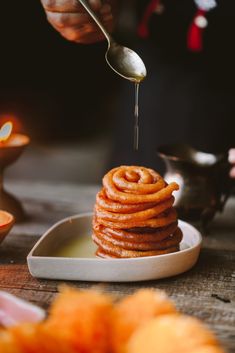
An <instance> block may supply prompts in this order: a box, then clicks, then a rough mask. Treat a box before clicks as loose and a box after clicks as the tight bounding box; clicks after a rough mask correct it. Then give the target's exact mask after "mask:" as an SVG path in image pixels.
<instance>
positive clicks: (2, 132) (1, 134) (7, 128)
mask: <svg viewBox="0 0 235 353" xmlns="http://www.w3.org/2000/svg"><path fill="white" fill-rule="evenodd" d="M12 128H13V124H12V122H11V121H8V122H6V123H5V124H3V125H2V127H1V129H0V142H4V141H7V140H8V139H9V137H10V136H11V132H12Z"/></svg>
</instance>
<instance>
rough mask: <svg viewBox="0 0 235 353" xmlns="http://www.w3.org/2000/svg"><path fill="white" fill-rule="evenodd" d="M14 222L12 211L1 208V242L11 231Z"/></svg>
mask: <svg viewBox="0 0 235 353" xmlns="http://www.w3.org/2000/svg"><path fill="white" fill-rule="evenodd" d="M13 224H14V217H13V216H12V215H11V214H10V213H8V212H5V211H2V210H0V243H1V242H2V241H3V239H4V238H5V236H6V235H7V234H8V233H9V232H10V230H11V228H12V226H13Z"/></svg>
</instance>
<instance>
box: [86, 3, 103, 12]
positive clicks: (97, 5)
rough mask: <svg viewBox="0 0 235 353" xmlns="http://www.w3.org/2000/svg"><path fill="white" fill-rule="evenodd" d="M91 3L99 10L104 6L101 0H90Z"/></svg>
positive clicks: (95, 9) (93, 7)
mask: <svg viewBox="0 0 235 353" xmlns="http://www.w3.org/2000/svg"><path fill="white" fill-rule="evenodd" d="M89 4H90V6H91V8H92V10H94V11H99V10H100V8H101V6H102V1H101V0H89Z"/></svg>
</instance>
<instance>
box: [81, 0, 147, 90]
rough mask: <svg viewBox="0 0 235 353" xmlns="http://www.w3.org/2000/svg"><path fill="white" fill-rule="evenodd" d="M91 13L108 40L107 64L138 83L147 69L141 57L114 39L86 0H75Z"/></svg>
mask: <svg viewBox="0 0 235 353" xmlns="http://www.w3.org/2000/svg"><path fill="white" fill-rule="evenodd" d="M77 1H79V2H80V3H81V4H82V6H83V7H84V8H85V9H86V10H87V12H88V13H89V14H90V15H91V17H92V18H93V20H94V21H95V22H96V24H97V25H98V26H99V27H100V29H101V31H102V32H103V34H104V36H105V37H106V39H107V41H108V49H107V51H106V53H105V59H106V61H107V63H108V64H109V66H110V67H111V68H112V69H113V70H114V71H115V72H116V73H117V74H118V75H120V76H122V77H123V78H125V79H127V80H130V81H133V82H136V83H139V82H141V81H142V80H143V79H144V78H145V77H146V75H147V71H146V68H145V65H144V63H143V61H142V59H141V58H140V57H139V55H138V54H136V52H134V51H133V50H131V49H129V48H127V47H123V46H122V45H119V44H118V43H116V42H115V41H114V39H113V38H112V37H111V35H110V34H109V33H108V32H107V30H106V29H105V28H104V26H103V25H102V23H101V22H100V20H99V18H98V17H97V16H96V14H95V13H94V12H93V11H92V10H91V8H90V6H89V4H88V2H87V0H77Z"/></svg>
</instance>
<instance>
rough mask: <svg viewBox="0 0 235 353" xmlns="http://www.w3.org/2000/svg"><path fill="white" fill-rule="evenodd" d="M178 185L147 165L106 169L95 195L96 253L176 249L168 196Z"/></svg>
mask: <svg viewBox="0 0 235 353" xmlns="http://www.w3.org/2000/svg"><path fill="white" fill-rule="evenodd" d="M178 188H179V186H178V184H176V183H174V182H173V183H171V184H167V183H166V182H165V181H164V179H163V178H162V177H161V176H160V175H159V174H158V173H156V172H155V171H154V170H152V169H149V168H144V167H138V166H121V167H118V168H114V169H112V170H111V171H109V172H108V173H107V174H106V175H105V176H104V178H103V188H102V189H101V191H100V192H99V193H98V194H97V197H96V204H95V210H94V219H93V234H92V238H93V240H94V242H95V243H96V244H97V245H98V249H97V252H96V255H97V256H99V257H103V258H129V257H142V256H153V255H161V254H168V253H172V252H175V251H178V250H179V243H180V242H181V240H182V232H181V230H180V228H178V222H177V214H176V211H175V209H174V208H173V203H174V197H173V196H172V192H173V191H175V190H178Z"/></svg>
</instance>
